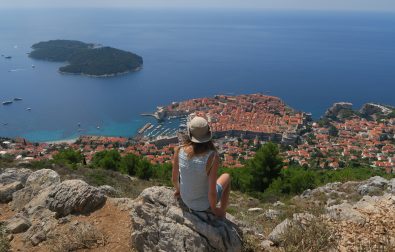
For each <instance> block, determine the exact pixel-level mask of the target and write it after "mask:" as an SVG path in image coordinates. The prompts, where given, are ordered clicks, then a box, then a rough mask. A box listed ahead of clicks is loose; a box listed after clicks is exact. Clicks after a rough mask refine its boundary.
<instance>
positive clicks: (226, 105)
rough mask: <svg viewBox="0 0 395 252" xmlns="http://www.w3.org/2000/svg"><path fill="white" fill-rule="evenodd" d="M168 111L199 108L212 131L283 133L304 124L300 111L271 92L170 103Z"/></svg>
mask: <svg viewBox="0 0 395 252" xmlns="http://www.w3.org/2000/svg"><path fill="white" fill-rule="evenodd" d="M166 110H167V111H169V112H184V113H186V114H188V113H192V112H198V113H197V114H198V115H205V116H206V117H207V118H208V119H209V121H210V122H211V127H212V129H213V131H214V132H215V131H230V130H239V131H251V132H265V133H283V132H288V131H295V130H296V129H297V127H298V126H299V125H301V124H303V113H298V112H295V111H294V110H293V109H291V108H289V107H287V106H286V105H285V104H284V102H283V101H282V100H281V99H280V98H278V97H274V96H267V95H263V94H251V95H239V96H226V95H217V96H215V97H214V98H200V99H192V100H187V101H183V102H180V103H173V104H172V105H170V106H167V107H166Z"/></svg>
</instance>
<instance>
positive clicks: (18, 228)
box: [6, 214, 31, 234]
mask: <svg viewBox="0 0 395 252" xmlns="http://www.w3.org/2000/svg"><path fill="white" fill-rule="evenodd" d="M30 226H31V223H30V221H29V220H28V219H27V218H25V217H24V216H22V215H20V214H17V215H15V216H14V217H12V218H11V219H8V220H7V221H6V229H7V230H8V231H9V232H10V233H12V234H19V233H22V232H25V231H26V230H27V229H28V228H29V227H30Z"/></svg>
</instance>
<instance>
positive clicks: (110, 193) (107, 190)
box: [99, 185, 118, 197]
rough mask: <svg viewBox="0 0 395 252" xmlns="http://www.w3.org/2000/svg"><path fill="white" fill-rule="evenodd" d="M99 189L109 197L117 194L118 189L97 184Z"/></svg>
mask: <svg viewBox="0 0 395 252" xmlns="http://www.w3.org/2000/svg"><path fill="white" fill-rule="evenodd" d="M99 190H100V191H102V193H104V194H105V195H107V196H109V197H114V196H116V195H117V194H118V191H117V190H116V189H115V188H114V187H112V186H109V185H102V186H99Z"/></svg>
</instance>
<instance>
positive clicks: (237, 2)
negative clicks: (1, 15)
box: [0, 0, 395, 11]
mask: <svg viewBox="0 0 395 252" xmlns="http://www.w3.org/2000/svg"><path fill="white" fill-rule="evenodd" d="M1 7H18V8H19V7H160V8H162V7H172V8H173V7H179V8H187V7H189V8H196V7H199V8H270V9H324V10H332V9H335V10H373V11H380V10H385V11H395V0H0V8H1Z"/></svg>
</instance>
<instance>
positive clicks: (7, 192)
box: [0, 181, 23, 203]
mask: <svg viewBox="0 0 395 252" xmlns="http://www.w3.org/2000/svg"><path fill="white" fill-rule="evenodd" d="M22 188H23V185H22V183H21V182H20V181H14V182H11V183H8V184H0V202H1V203H7V202H9V201H11V200H12V194H13V193H14V192H16V191H18V190H20V189H22Z"/></svg>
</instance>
